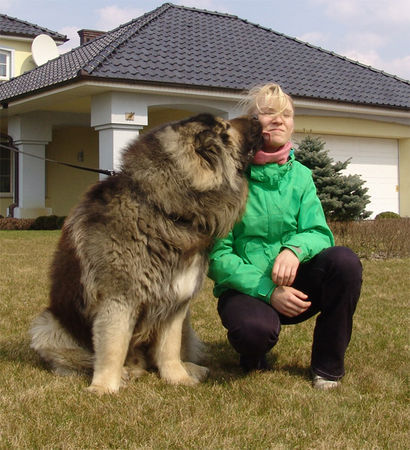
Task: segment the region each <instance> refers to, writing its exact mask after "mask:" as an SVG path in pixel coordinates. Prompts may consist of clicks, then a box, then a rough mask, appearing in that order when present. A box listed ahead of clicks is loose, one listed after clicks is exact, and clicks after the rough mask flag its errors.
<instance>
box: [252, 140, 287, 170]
mask: <svg viewBox="0 0 410 450" xmlns="http://www.w3.org/2000/svg"><path fill="white" fill-rule="evenodd" d="M291 148H292V142H290V141H289V142H287V143H286V144H285V145H282V147H279V148H278V149H277V150H276V151H274V152H272V153H268V152H264V151H263V150H258V151H257V152H256V153H255V156H254V158H253V164H256V165H259V166H262V165H264V164H268V163H277V164H285V163H286V161H287V160H288V158H289V153H290V149H291Z"/></svg>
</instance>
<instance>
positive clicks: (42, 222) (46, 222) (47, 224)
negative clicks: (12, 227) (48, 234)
mask: <svg viewBox="0 0 410 450" xmlns="http://www.w3.org/2000/svg"><path fill="white" fill-rule="evenodd" d="M64 219H65V217H58V216H55V215H51V216H39V217H37V219H35V220H34V222H33V224H32V225H31V228H30V229H31V230H59V229H60V228H61V227H62V225H63V222H64Z"/></svg>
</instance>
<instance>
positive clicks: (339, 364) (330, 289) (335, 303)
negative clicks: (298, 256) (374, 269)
mask: <svg viewBox="0 0 410 450" xmlns="http://www.w3.org/2000/svg"><path fill="white" fill-rule="evenodd" d="M361 284H362V265H361V263H360V260H359V258H358V257H357V256H356V254H355V253H353V252H352V251H351V250H350V249H349V248H346V247H330V248H328V249H326V250H323V251H322V252H321V253H319V254H318V255H316V256H315V257H314V258H312V259H311V260H310V261H308V262H306V263H304V264H301V265H300V266H299V269H298V273H297V275H296V279H295V282H294V283H293V285H292V286H293V287H294V288H296V289H298V290H300V291H302V292H304V293H305V294H307V295H308V297H309V298H308V300H309V301H311V302H312V304H311V306H310V308H309V309H308V310H307V311H305V312H304V313H302V314H300V315H299V316H296V317H286V316H284V315H282V314H280V313H278V312H277V311H276V310H275V309H274V308H273V307H272V306H271V305H268V304H267V303H265V302H263V301H261V300H259V299H255V298H254V297H250V296H249V295H245V294H242V293H240V292H238V291H235V290H229V291H226V292H224V293H223V294H222V295H221V297H220V298H219V301H218V313H219V315H220V317H221V320H222V324H223V326H224V327H225V328H226V329H227V330H228V339H229V342H230V343H231V345H232V346H233V348H234V349H235V350H236V351H237V352H238V353H239V354H240V355H241V357H243V358H250V359H254V360H258V359H261V358H263V357H264V355H265V354H266V353H267V352H268V351H269V350H270V349H271V348H272V347H273V346H274V345H275V344H276V342H277V341H278V338H279V333H280V328H281V325H282V324H283V325H289V324H296V323H300V322H303V321H304V320H306V319H308V318H310V317H312V316H313V315H315V314H317V313H319V315H318V316H317V319H316V326H315V330H314V334H313V345H312V358H311V368H312V370H313V372H314V373H316V374H318V375H321V376H323V377H325V378H328V379H330V380H338V379H340V378H341V377H342V376H343V375H344V355H345V352H346V349H347V346H348V344H349V341H350V337H351V334H352V322H353V314H354V311H355V309H356V304H357V301H358V300H359V296H360V289H361Z"/></svg>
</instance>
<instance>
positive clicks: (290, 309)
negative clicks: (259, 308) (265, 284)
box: [270, 286, 311, 317]
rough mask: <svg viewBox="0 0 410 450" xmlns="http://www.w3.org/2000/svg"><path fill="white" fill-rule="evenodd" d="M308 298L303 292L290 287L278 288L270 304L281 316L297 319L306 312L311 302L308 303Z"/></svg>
mask: <svg viewBox="0 0 410 450" xmlns="http://www.w3.org/2000/svg"><path fill="white" fill-rule="evenodd" d="M307 298H308V296H307V295H306V294H304V293H303V292H302V291H298V290H297V289H295V288H293V287H290V286H276V288H275V290H274V291H273V293H272V295H271V298H270V303H271V305H272V306H273V307H274V308H275V309H276V311H278V312H279V313H280V314H283V315H284V316H287V317H295V316H298V315H299V314H302V313H303V312H305V311H306V310H307V309H308V308H309V306H310V305H311V302H309V301H306V300H307Z"/></svg>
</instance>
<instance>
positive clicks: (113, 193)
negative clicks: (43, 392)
mask: <svg viewBox="0 0 410 450" xmlns="http://www.w3.org/2000/svg"><path fill="white" fill-rule="evenodd" d="M261 145H262V137H261V128H260V125H259V123H258V121H256V120H254V119H248V118H237V119H233V120H231V121H226V120H223V119H220V118H216V117H214V116H211V115H208V114H201V115H199V116H195V117H192V118H189V119H186V120H182V121H179V122H175V123H170V124H166V125H164V126H162V127H159V128H157V129H155V130H154V131H151V132H149V133H146V134H143V135H141V136H140V137H139V138H138V139H137V140H135V141H134V142H132V143H131V144H130V145H129V146H128V147H127V148H126V149H125V151H124V154H123V160H122V168H121V171H120V172H119V173H118V174H117V175H115V176H112V177H110V178H107V179H105V180H103V181H101V182H99V183H97V184H96V185H94V186H92V187H91V188H90V190H89V191H88V192H87V193H86V194H85V197H84V199H83V200H82V201H81V202H80V203H79V204H78V206H77V207H76V208H74V209H73V211H72V212H71V213H70V215H69V216H68V218H67V219H66V221H65V224H64V226H63V230H62V235H61V238H60V241H59V244H58V247H57V250H56V253H55V255H54V261H53V263H52V267H51V271H50V275H51V291H50V304H49V306H48V308H46V309H45V310H44V311H43V312H42V313H41V314H40V315H39V316H38V317H37V318H36V319H35V320H34V321H33V323H32V326H31V328H30V334H31V346H32V348H33V349H35V350H36V351H37V352H38V353H39V354H40V356H41V357H42V358H43V359H44V360H45V361H46V362H47V363H49V365H50V366H51V368H52V369H53V370H54V371H55V372H56V373H57V374H66V373H69V372H71V371H73V370H74V371H78V370H85V369H88V370H89V371H90V372H91V371H93V376H92V382H91V385H90V386H89V387H88V389H89V390H91V391H92V392H96V393H107V392H117V391H118V389H119V387H120V386H121V384H122V382H123V381H124V380H125V379H127V377H129V376H140V375H142V374H143V373H144V372H145V369H147V368H148V367H156V368H157V369H158V371H159V374H160V376H161V377H162V378H163V379H164V380H166V381H167V382H169V383H172V384H184V385H194V384H196V383H198V382H199V381H201V380H203V379H204V378H205V377H206V375H207V372H208V369H207V368H205V367H202V366H199V365H197V364H194V363H195V362H198V361H197V359H198V343H199V340H198V339H197V338H196V335H195V334H194V332H193V330H192V329H191V327H190V324H189V314H188V311H189V301H190V300H191V298H192V297H193V296H194V295H195V294H196V293H197V292H198V290H199V289H200V287H201V285H202V281H203V278H204V276H205V274H206V272H207V265H208V250H209V248H210V246H212V243H213V240H214V238H216V237H222V236H225V235H226V234H227V233H228V232H229V230H230V229H231V228H232V226H233V225H234V223H235V221H236V220H237V219H238V218H239V216H240V215H241V213H242V212H243V209H244V207H245V203H246V197H247V182H246V178H245V175H244V172H245V169H246V167H247V165H248V163H249V162H250V160H251V159H252V156H253V154H254V152H255V151H256V150H257V149H258V148H260V147H261ZM182 361H184V362H182Z"/></svg>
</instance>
